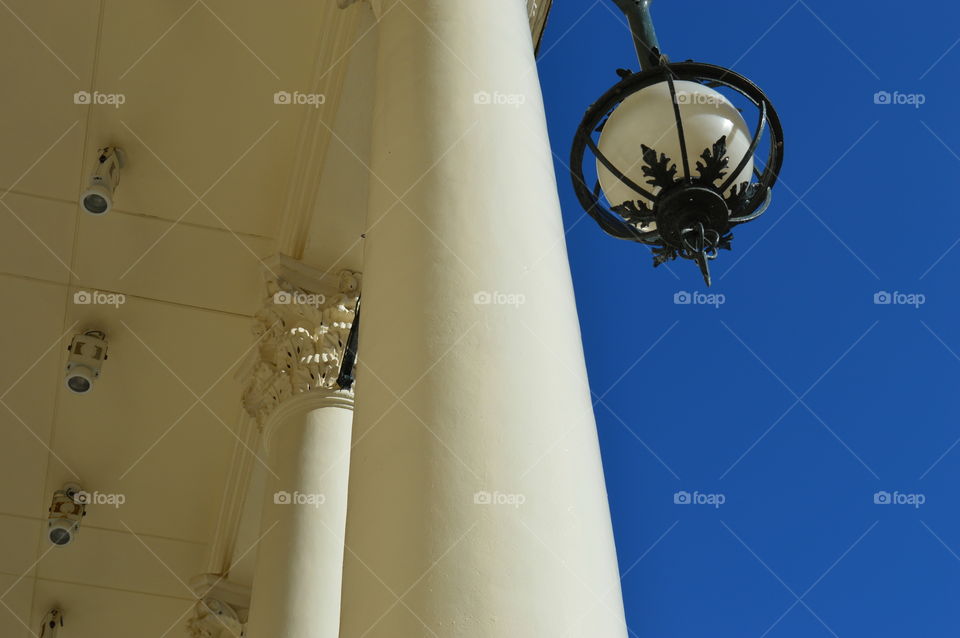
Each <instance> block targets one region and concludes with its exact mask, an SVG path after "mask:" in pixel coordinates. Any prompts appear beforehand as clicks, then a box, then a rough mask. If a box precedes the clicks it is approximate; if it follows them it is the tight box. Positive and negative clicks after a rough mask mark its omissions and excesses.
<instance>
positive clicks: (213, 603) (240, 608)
mask: <svg viewBox="0 0 960 638" xmlns="http://www.w3.org/2000/svg"><path fill="white" fill-rule="evenodd" d="M190 589H192V590H193V593H194V596H196V598H197V603H196V605H195V606H194V609H193V616H191V617H190V618H189V619H188V620H187V632H188V633H189V635H190V636H191V638H241V636H243V635H244V627H245V624H246V622H247V614H248V613H249V609H250V588H249V587H245V586H244V585H240V584H238V583H234V582H231V581H229V580H226V579H225V577H224V576H221V575H218V574H199V575H197V576H194V577H193V578H191V579H190Z"/></svg>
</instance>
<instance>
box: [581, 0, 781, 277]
mask: <svg viewBox="0 0 960 638" xmlns="http://www.w3.org/2000/svg"><path fill="white" fill-rule="evenodd" d="M651 1H652V0H614V2H615V3H616V4H617V6H618V7H619V8H620V10H621V11H623V12H624V14H626V16H627V20H628V22H629V24H630V30H631V32H632V35H633V40H634V46H635V47H636V50H637V56H638V58H639V62H640V71H639V72H638V73H633V72H631V71H627V70H623V69H621V70H618V72H617V73H618V74H619V75H620V77H621V80H620V82H618V83H617V84H616V85H614V86H613V87H612V88H610V89H609V90H608V91H607V92H606V93H604V94H603V95H602V96H601V97H600V99H598V100H597V101H596V102H595V103H594V104H593V105H592V106H591V107H590V108H589V109H587V112H586V114H585V115H584V117H583V120H582V122H581V123H580V126H579V128H578V129H577V132H576V135H575V136H574V141H573V148H572V150H571V153H570V166H571V169H570V173H571V178H572V180H573V188H574V191H575V192H576V195H577V199H579V201H580V204H581V205H582V206H583V208H584V210H586V212H587V213H588V214H589V215H590V216H591V217H593V218H594V220H595V221H596V222H597V223H598V224H599V225H600V227H601V228H602V229H603V230H604V231H605V232H606V233H607V234H609V235H612V236H614V237H616V238H618V239H626V240H629V241H635V242H638V243H641V244H646V245H648V246H651V247H652V249H653V265H654V266H659V265H660V264H663V263H665V262H667V261H670V260H672V259H676V258H677V257H681V258H684V259H690V260H692V261H694V262H696V263H697V265H698V266H699V267H700V272H701V274H702V275H703V278H704V281H705V282H706V283H707V285H708V286H709V285H710V283H711V279H710V267H709V262H710V261H711V260H713V259H715V258H716V257H717V252H718V251H719V250H720V249H721V248H722V249H727V250H729V249H730V242H731V240H732V239H733V235H732V233H731V232H730V231H731V229H732V228H733V227H734V226H737V225H739V224H743V223H746V222H749V221H752V220H754V219H756V218H757V217H759V216H760V215H761V214H763V212H764V211H765V210H766V209H767V207H768V206H769V205H770V195H771V189H772V188H773V185H774V184H775V183H776V181H777V176H778V175H779V173H780V167H781V165H782V163H783V129H782V128H781V126H780V119H779V118H778V117H777V112H776V111H775V110H774V108H773V104H772V103H771V102H770V100H769V99H768V98H767V96H766V95H765V94H764V93H763V91H761V90H760V89H759V88H758V87H757V86H756V85H755V84H753V83H752V82H751V81H750V80H748V79H747V78H745V77H743V76H742V75H740V74H738V73H735V72H734V71H731V70H730V69H725V68H723V67H719V66H713V65H710V64H702V63H698V62H692V61H688V62H677V63H673V62H669V61H668V60H667V58H666V57H665V56H664V55H662V54H661V52H660V45H659V43H658V41H657V36H656V33H655V31H654V28H653V20H652V18H651V16H650V3H651ZM717 89H722V90H724V91H727V92H728V94H729V95H730V96H732V97H734V98H735V99H736V100H737V102H744V106H747V107H748V108H750V105H752V107H754V108H755V110H756V112H757V124H756V127H755V128H754V129H753V130H751V129H750V128H749V127H748V125H747V123H746V121H745V120H744V118H743V116H742V115H741V113H740V110H739V109H738V107H737V105H735V104H734V103H733V102H731V100H730V99H729V98H728V97H727V95H725V94H724V93H722V92H721V91H719V90H717ZM594 137H596V138H597V139H594ZM763 139H766V142H767V146H768V147H769V150H768V153H767V156H766V158H765V160H764V161H760V160H758V159H755V156H756V153H757V152H758V150H759V146H760V143H761V140H763ZM588 148H589V149H590V151H591V153H592V154H593V156H594V161H592V162H589V161H586V162H585V161H584V160H585V155H586V150H587V149H588ZM757 164H759V167H758V166H757ZM591 165H592V166H591ZM585 166H586V170H585ZM591 171H592V172H591ZM588 174H595V175H596V180H595V182H594V183H595V185H594V186H593V187H592V188H591V187H590V186H588V178H587V175H588ZM591 181H593V180H591Z"/></svg>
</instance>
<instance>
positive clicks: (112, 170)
mask: <svg viewBox="0 0 960 638" xmlns="http://www.w3.org/2000/svg"><path fill="white" fill-rule="evenodd" d="M97 153H98V154H97V164H96V166H94V169H93V174H92V175H91V176H90V182H89V184H88V185H87V190H85V191H84V192H83V195H82V196H81V197H80V202H81V203H82V204H83V210H85V211H87V212H88V213H90V214H91V215H104V214H106V213H108V212H109V211H110V209H111V208H113V197H114V194H115V193H116V191H117V186H118V185H119V184H120V169H121V168H123V166H124V164H126V156H125V155H124V153H123V151H122V150H120V149H119V148H117V147H115V146H107V147H105V148H101V149H100V150H99V151H97Z"/></svg>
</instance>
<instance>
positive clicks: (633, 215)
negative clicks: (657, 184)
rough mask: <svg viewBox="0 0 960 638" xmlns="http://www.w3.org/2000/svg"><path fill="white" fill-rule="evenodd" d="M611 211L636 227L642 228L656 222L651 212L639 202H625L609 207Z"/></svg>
mask: <svg viewBox="0 0 960 638" xmlns="http://www.w3.org/2000/svg"><path fill="white" fill-rule="evenodd" d="M611 209H612V210H613V211H614V212H615V213H617V214H618V215H620V216H621V217H623V218H624V219H625V220H626V221H627V222H628V223H631V224H635V225H637V226H644V225H646V224H649V223H650V222H653V221H656V217H655V216H654V214H653V211H652V210H650V209H649V208H648V207H647V205H646V204H644V203H643V202H640V201H636V202H634V201H630V200H627V201H625V202H623V203H622V204H620V205H619V206H611Z"/></svg>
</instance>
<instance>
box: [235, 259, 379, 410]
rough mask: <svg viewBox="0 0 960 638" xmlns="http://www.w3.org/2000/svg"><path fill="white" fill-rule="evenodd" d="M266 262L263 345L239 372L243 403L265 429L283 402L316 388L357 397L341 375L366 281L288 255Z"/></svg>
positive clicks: (259, 326)
mask: <svg viewBox="0 0 960 638" xmlns="http://www.w3.org/2000/svg"><path fill="white" fill-rule="evenodd" d="M266 266H267V267H266V272H265V288H266V294H265V296H264V300H263V305H262V306H261V308H260V310H259V311H257V313H256V314H255V315H254V326H253V333H254V335H255V336H256V337H257V340H258V344H257V347H256V348H255V349H254V351H253V352H252V353H251V356H250V357H249V359H248V361H247V364H246V365H245V366H244V367H243V368H242V369H241V371H240V373H239V374H240V376H241V380H242V382H243V384H244V392H243V407H244V408H245V409H246V411H247V413H248V414H250V416H251V417H253V418H254V419H255V420H256V421H257V423H258V424H259V426H260V428H261V429H263V428H264V426H265V425H266V424H267V421H268V420H269V419H270V417H271V415H272V414H273V413H274V412H275V411H277V410H278V408H280V406H281V405H282V404H284V403H285V402H287V401H289V400H291V399H293V398H295V397H297V396H299V395H302V394H305V393H310V392H311V391H323V392H322V394H323V395H324V397H326V396H327V395H330V394H331V393H332V395H333V396H336V397H338V399H337V400H338V401H340V402H341V403H342V402H343V400H344V399H345V398H349V399H351V400H352V397H353V393H352V391H344V390H340V388H339V386H337V375H338V374H339V372H340V364H341V361H342V359H343V351H344V348H345V346H346V344H347V337H348V336H349V334H350V328H351V326H352V325H353V317H354V313H355V311H356V307H357V299H358V298H359V294H360V282H361V276H360V274H359V273H356V272H353V271H349V270H341V271H338V272H337V273H335V274H330V273H325V272H321V271H318V270H316V269H314V268H311V267H310V266H307V265H305V264H303V263H301V262H298V261H296V260H294V259H291V258H289V257H287V256H285V255H277V256H276V257H274V258H271V259H270V260H268V261H267V262H266ZM321 400H326V398H322V399H321Z"/></svg>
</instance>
